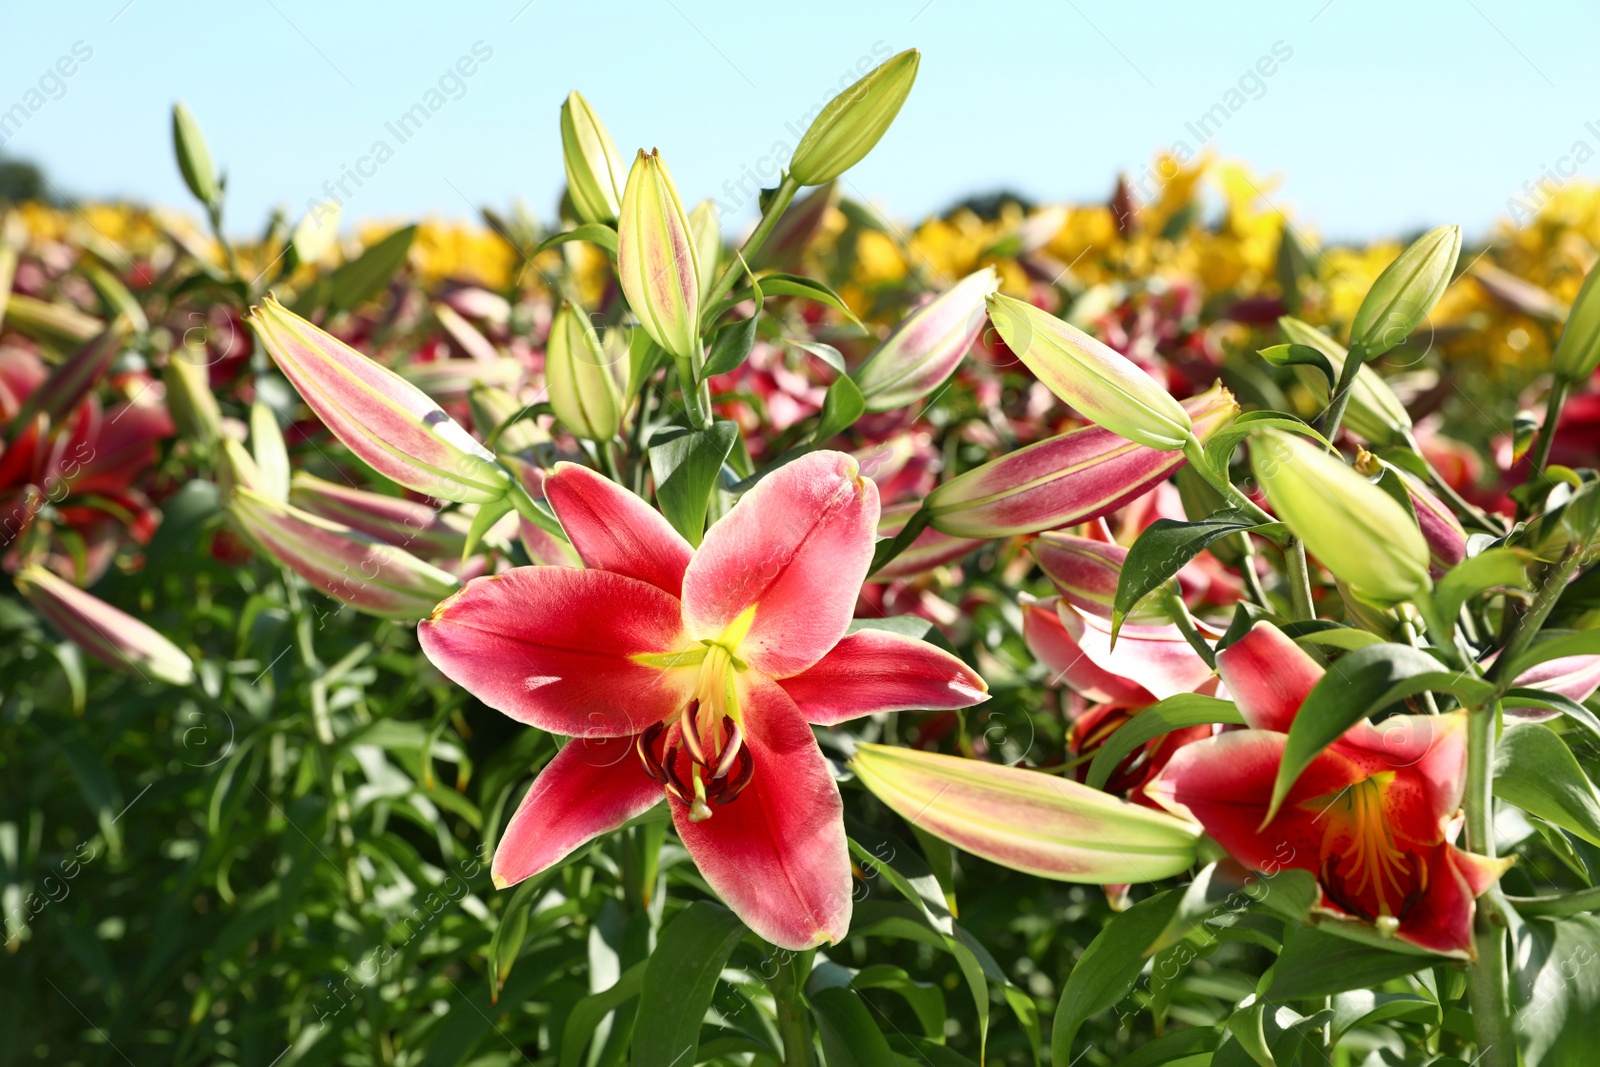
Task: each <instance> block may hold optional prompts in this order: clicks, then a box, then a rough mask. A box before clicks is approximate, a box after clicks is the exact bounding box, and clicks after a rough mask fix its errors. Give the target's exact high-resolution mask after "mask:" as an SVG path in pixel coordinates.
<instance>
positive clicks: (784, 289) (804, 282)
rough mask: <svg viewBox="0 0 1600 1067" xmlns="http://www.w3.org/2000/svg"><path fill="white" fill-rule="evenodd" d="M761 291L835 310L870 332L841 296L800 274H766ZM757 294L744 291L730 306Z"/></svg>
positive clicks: (768, 294)
mask: <svg viewBox="0 0 1600 1067" xmlns="http://www.w3.org/2000/svg"><path fill="white" fill-rule="evenodd" d="M759 291H760V293H761V294H762V295H763V296H798V297H800V298H801V299H803V300H809V301H811V302H812V303H813V304H822V305H823V306H824V307H830V308H833V310H835V311H837V312H839V313H840V314H842V315H843V316H844V317H845V318H847V319H849V320H850V322H851V323H852V324H853V325H855V326H856V327H857V328H858V329H860V330H861V332H862V333H866V332H868V331H867V327H866V325H865V324H864V323H863V322H862V321H861V320H860V319H858V318H856V314H855V312H853V311H851V310H850V308H849V306H848V305H847V304H845V302H844V301H843V300H840V299H839V294H838V293H835V292H834V291H833V290H832V289H830V288H828V287H827V286H826V285H824V284H823V283H822V282H819V281H816V280H814V279H811V278H805V277H802V276H801V275H798V274H784V273H781V272H780V273H775V274H765V275H762V277H761V286H760V290H759ZM756 292H757V290H756V289H754V288H751V289H742V290H740V291H739V292H738V293H736V294H734V295H733V296H732V297H730V298H729V300H728V305H729V306H732V305H733V304H739V303H742V302H744V301H746V300H749V299H751V298H752V297H754V296H755V295H756Z"/></svg>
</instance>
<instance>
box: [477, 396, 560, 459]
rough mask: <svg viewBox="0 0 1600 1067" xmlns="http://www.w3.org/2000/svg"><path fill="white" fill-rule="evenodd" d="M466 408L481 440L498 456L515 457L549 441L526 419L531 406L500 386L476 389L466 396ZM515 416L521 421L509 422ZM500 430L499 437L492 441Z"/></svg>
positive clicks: (545, 434) (548, 437)
mask: <svg viewBox="0 0 1600 1067" xmlns="http://www.w3.org/2000/svg"><path fill="white" fill-rule="evenodd" d="M467 405H468V409H469V410H470V411H471V412H472V428H473V429H474V430H475V431H476V432H477V435H478V439H479V440H480V441H482V442H483V443H484V444H485V445H486V446H488V447H489V448H490V449H492V450H494V451H496V452H501V453H510V454H512V455H515V454H517V453H519V452H526V451H528V450H529V449H532V448H536V447H538V446H539V445H542V444H545V443H547V442H548V441H549V440H550V435H549V434H547V433H545V432H544V430H543V428H541V427H540V425H539V424H538V423H537V422H535V421H534V420H533V419H532V418H531V417H526V416H527V412H528V409H529V408H530V407H532V405H531V404H524V403H522V402H521V401H520V400H518V399H517V398H516V397H515V396H513V395H512V394H511V393H509V392H507V391H506V390H504V389H502V388H500V387H499V386H497V385H483V384H481V383H480V384H478V385H474V386H473V387H472V390H471V391H470V392H468V393H467ZM514 416H522V417H519V418H517V419H516V421H515V422H512V421H510V420H511V419H512V418H513V417H514ZM497 429H498V430H499V431H500V434H499V436H498V437H495V438H494V439H493V440H490V436H491V435H492V434H494V432H495V431H496V430H497Z"/></svg>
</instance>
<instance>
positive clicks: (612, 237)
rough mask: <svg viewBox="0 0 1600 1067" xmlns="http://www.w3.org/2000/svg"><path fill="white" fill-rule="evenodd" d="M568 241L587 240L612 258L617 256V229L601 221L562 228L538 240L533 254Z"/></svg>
mask: <svg viewBox="0 0 1600 1067" xmlns="http://www.w3.org/2000/svg"><path fill="white" fill-rule="evenodd" d="M568 241H588V242H589V243H590V244H595V245H599V246H600V247H601V248H604V249H605V250H606V251H607V252H609V253H610V254H611V258H612V259H615V258H616V257H617V231H616V230H613V229H612V228H611V227H610V226H607V225H606V224H605V223H603V222H586V223H584V224H583V225H582V226H576V227H574V228H572V229H570V230H563V231H562V232H560V233H553V234H551V235H550V236H549V237H546V238H545V239H544V240H542V241H540V242H539V245H538V247H536V248H535V249H534V250H533V254H534V255H535V256H537V255H538V254H539V253H540V252H543V251H545V250H546V249H549V248H554V247H555V246H556V245H564V244H566V243H567V242H568Z"/></svg>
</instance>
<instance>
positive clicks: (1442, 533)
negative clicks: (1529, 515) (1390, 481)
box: [1355, 452, 1467, 577]
mask: <svg viewBox="0 0 1600 1067" xmlns="http://www.w3.org/2000/svg"><path fill="white" fill-rule="evenodd" d="M1386 466H1387V467H1388V469H1389V470H1392V471H1394V473H1395V477H1397V478H1399V479H1400V484H1401V485H1403V486H1405V489H1406V496H1407V497H1409V498H1410V500H1411V509H1412V510H1413V511H1415V512H1416V513H1417V528H1418V529H1420V530H1421V531H1422V539H1423V540H1424V541H1426V542H1427V543H1428V558H1429V559H1430V560H1431V561H1432V563H1433V575H1434V577H1439V576H1440V575H1442V574H1443V573H1444V572H1445V571H1447V570H1449V569H1450V568H1451V567H1454V566H1455V565H1456V564H1457V563H1460V562H1461V561H1462V560H1464V559H1466V558H1467V531H1466V530H1464V529H1463V528H1462V526H1461V520H1460V519H1458V518H1456V513H1455V512H1453V511H1451V510H1450V506H1449V505H1448V504H1446V503H1445V502H1444V501H1443V500H1440V499H1439V498H1438V497H1437V496H1434V494H1433V491H1432V490H1431V489H1429V488H1428V487H1427V486H1426V485H1423V484H1422V480H1421V479H1420V478H1418V477H1417V476H1416V475H1414V474H1412V473H1411V472H1410V471H1405V470H1401V469H1400V468H1399V467H1396V466H1393V465H1390V464H1385V463H1384V462H1383V461H1382V460H1380V459H1378V457H1376V456H1374V455H1373V454H1372V453H1370V452H1361V453H1360V454H1358V455H1357V456H1356V463H1355V467H1356V471H1357V472H1359V473H1360V474H1363V475H1366V476H1367V477H1369V478H1370V477H1373V476H1375V475H1376V474H1377V473H1378V472H1379V471H1380V470H1382V469H1383V468H1384V467H1386Z"/></svg>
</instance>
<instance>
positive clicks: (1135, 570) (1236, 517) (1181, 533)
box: [1111, 509, 1277, 638]
mask: <svg viewBox="0 0 1600 1067" xmlns="http://www.w3.org/2000/svg"><path fill="white" fill-rule="evenodd" d="M1273 525H1277V524H1273ZM1261 526H1262V524H1261V523H1258V522H1256V521H1255V520H1254V519H1252V518H1251V517H1250V516H1248V515H1246V514H1245V513H1244V512H1242V511H1234V510H1231V509H1230V510H1227V511H1219V512H1217V513H1216V514H1215V515H1210V516H1207V517H1206V518H1204V519H1201V520H1200V521H1199V522H1179V521H1178V520H1177V519H1157V520H1156V521H1155V522H1153V523H1151V524H1150V525H1149V526H1147V527H1145V529H1144V531H1143V532H1142V533H1140V534H1139V536H1138V538H1137V539H1136V540H1135V541H1134V542H1133V545H1132V546H1131V547H1129V549H1128V556H1127V558H1126V559H1124V560H1123V562H1122V571H1121V573H1120V574H1119V575H1118V577H1117V595H1116V599H1115V600H1113V601H1112V608H1111V633H1112V636H1113V638H1115V636H1116V633H1117V631H1118V630H1120V629H1121V628H1122V621H1123V619H1125V618H1127V616H1128V613H1129V612H1131V611H1132V610H1133V609H1134V608H1135V607H1137V606H1138V604H1139V601H1141V600H1143V599H1144V598H1145V597H1146V596H1148V595H1149V594H1150V593H1152V592H1154V591H1155V590H1156V589H1158V588H1160V586H1161V585H1163V584H1164V583H1165V582H1167V581H1168V580H1169V579H1171V578H1172V577H1174V576H1175V575H1176V574H1177V573H1178V572H1179V571H1180V570H1182V569H1183V568H1184V566H1185V565H1186V564H1187V563H1188V562H1189V561H1190V560H1192V559H1194V558H1195V557H1196V556H1198V555H1199V554H1200V553H1201V552H1203V551H1204V550H1205V548H1206V546H1207V545H1209V544H1211V542H1213V541H1217V540H1220V539H1221V538H1224V537H1227V536H1228V535H1229V534H1236V533H1244V532H1245V531H1247V530H1255V529H1259V528H1260V527H1261Z"/></svg>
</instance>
